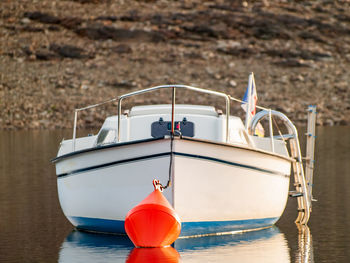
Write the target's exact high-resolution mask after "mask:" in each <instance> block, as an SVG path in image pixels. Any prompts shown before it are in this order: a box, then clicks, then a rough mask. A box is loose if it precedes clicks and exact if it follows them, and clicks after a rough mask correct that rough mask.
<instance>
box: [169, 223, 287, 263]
mask: <svg viewBox="0 0 350 263" xmlns="http://www.w3.org/2000/svg"><path fill="white" fill-rule="evenodd" d="M175 248H176V249H177V250H178V251H179V252H180V254H181V259H182V260H183V261H184V262H197V261H198V259H200V262H261V261H262V260H263V261H266V262H279V263H281V262H282V263H284V262H291V259H290V254H289V247H288V242H287V239H286V238H285V236H284V234H283V233H282V232H280V230H279V229H278V228H277V227H272V228H268V229H264V230H259V231H252V232H245V233H238V234H234V235H223V236H208V237H199V238H195V239H193V238H192V239H179V240H177V241H176V242H175Z"/></svg>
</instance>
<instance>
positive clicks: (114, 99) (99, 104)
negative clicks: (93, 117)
mask: <svg viewBox="0 0 350 263" xmlns="http://www.w3.org/2000/svg"><path fill="white" fill-rule="evenodd" d="M117 99H118V98H113V99H110V100H106V101H103V102H100V103H97V104H93V105H89V106H86V107H83V108H79V109H75V110H74V126H73V138H72V141H73V143H72V151H73V152H74V151H75V139H76V134H77V120H78V112H79V111H82V110H87V109H92V108H96V107H98V106H101V105H103V104H106V103H109V102H112V101H116V100H117Z"/></svg>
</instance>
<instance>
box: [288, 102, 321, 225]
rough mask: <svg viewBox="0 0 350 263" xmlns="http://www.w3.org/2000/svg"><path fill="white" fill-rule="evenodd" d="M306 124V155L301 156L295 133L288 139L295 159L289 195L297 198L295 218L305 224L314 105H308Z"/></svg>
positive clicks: (308, 210)
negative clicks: (293, 188) (292, 185)
mask: <svg viewBox="0 0 350 263" xmlns="http://www.w3.org/2000/svg"><path fill="white" fill-rule="evenodd" d="M307 112H308V125H307V133H306V135H307V141H306V157H305V158H302V156H301V151H300V144H299V140H298V135H297V134H295V136H293V138H291V139H290V141H289V143H290V150H291V156H292V157H293V158H294V159H295V162H294V163H293V174H294V187H295V191H291V192H290V193H289V195H290V196H291V197H296V198H297V203H298V216H297V219H296V220H295V222H296V223H299V224H307V222H308V221H309V218H310V213H311V211H312V201H315V200H314V199H313V197H312V186H313V170H314V163H315V160H314V151H315V138H316V136H315V130H316V106H314V105H312V106H309V107H308V110H307ZM303 159H304V160H305V173H304V167H303Z"/></svg>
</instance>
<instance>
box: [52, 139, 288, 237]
mask: <svg viewBox="0 0 350 263" xmlns="http://www.w3.org/2000/svg"><path fill="white" fill-rule="evenodd" d="M170 145H171V140H170V139H155V140H144V141H140V142H137V143H126V144H121V145H113V146H110V147H100V148H95V149H94V150H88V151H81V152H78V153H74V154H69V155H67V156H62V157H59V158H57V160H56V171H57V175H58V194H59V200H60V204H61V207H62V210H63V212H64V214H65V215H66V216H67V218H68V219H69V220H70V222H71V223H72V224H73V225H74V226H76V227H78V228H80V229H86V230H92V231H100V232H113V233H125V231H124V219H125V216H126V214H127V212H128V211H129V210H130V209H131V208H132V207H134V206H135V205H136V204H138V203H139V202H140V201H141V200H143V199H144V198H145V197H146V196H147V195H148V194H149V193H151V192H152V191H153V185H152V180H153V179H159V180H160V181H161V183H162V184H163V185H165V184H166V183H167V182H168V179H169V163H170V156H171V153H172V154H173V156H174V159H173V174H172V178H171V181H172V184H171V186H170V187H169V188H167V189H165V190H164V195H165V197H166V198H167V199H168V200H169V202H170V203H171V204H172V205H173V206H174V208H175V210H176V212H177V213H178V214H179V216H180V218H181V220H182V231H181V235H182V236H192V235H202V234H213V233H222V232H231V231H237V230H247V229H257V228H264V227H268V226H271V225H273V224H274V223H275V222H276V221H277V220H278V219H279V217H280V216H281V215H282V213H283V211H284V208H285V205H286V201H287V196H288V189H289V176H290V168H291V160H290V159H288V158H284V157H282V156H278V155H274V154H269V153H266V152H263V151H257V150H254V149H249V148H245V147H239V146H232V145H225V144H218V143H210V142H207V141H200V140H193V139H175V140H174V141H173V147H172V151H171V146H170ZM101 156H103V159H102V158H101Z"/></svg>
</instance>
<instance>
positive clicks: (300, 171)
mask: <svg viewBox="0 0 350 263" xmlns="http://www.w3.org/2000/svg"><path fill="white" fill-rule="evenodd" d="M266 116H269V117H270V127H271V125H272V121H271V119H272V116H274V117H278V118H279V119H280V120H282V121H283V123H284V125H285V126H286V128H287V129H288V134H281V133H280V135H279V136H273V131H272V129H271V128H270V136H271V146H272V149H273V139H282V140H283V141H284V142H285V143H287V141H288V143H289V148H290V157H291V158H293V159H294V160H295V161H294V162H293V163H292V168H293V175H294V187H295V191H290V192H289V195H290V196H291V197H296V198H297V202H298V217H297V219H296V220H295V222H296V223H298V224H302V225H306V224H307V222H308V221H309V218H310V213H311V210H312V206H311V202H312V201H315V200H314V199H313V198H312V182H313V169H314V150H315V138H316V136H315V129H316V128H315V127H316V106H309V107H308V128H307V133H306V134H307V145H306V148H307V150H306V157H305V158H303V157H302V155H301V150H300V143H299V139H298V131H297V129H296V127H295V126H294V124H293V123H292V122H291V121H290V120H289V119H288V117H287V116H286V115H284V114H283V113H281V112H279V111H274V110H262V111H259V112H258V113H257V114H256V115H255V116H254V117H253V119H252V121H251V124H250V127H249V131H250V132H251V133H252V131H255V129H256V127H257V124H258V123H259V121H260V120H261V119H263V118H265V117H266ZM303 159H304V160H305V174H304V166H303Z"/></svg>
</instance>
